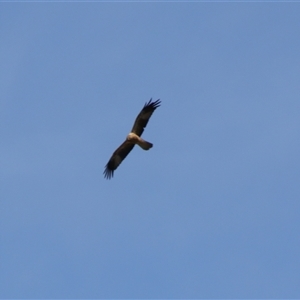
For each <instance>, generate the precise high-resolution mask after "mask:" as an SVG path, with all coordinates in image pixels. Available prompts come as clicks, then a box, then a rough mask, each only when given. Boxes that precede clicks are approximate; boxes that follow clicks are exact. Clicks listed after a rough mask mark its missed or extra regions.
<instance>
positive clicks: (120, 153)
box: [103, 98, 161, 179]
mask: <svg viewBox="0 0 300 300" xmlns="http://www.w3.org/2000/svg"><path fill="white" fill-rule="evenodd" d="M160 104H161V101H160V99H157V100H156V101H154V102H152V98H151V99H150V100H149V101H148V102H146V103H145V105H144V107H143V108H142V110H141V111H140V113H139V114H138V116H137V117H136V119H135V121H134V124H133V127H132V129H131V132H130V133H129V134H128V135H127V137H126V139H125V141H124V142H123V143H122V144H121V145H120V146H119V148H117V149H116V150H115V152H114V153H113V154H112V156H111V158H110V159H109V161H108V163H107V164H106V166H105V169H104V172H103V174H104V178H106V179H111V178H112V177H113V176H114V171H115V170H116V169H117V168H118V166H119V165H120V164H121V162H122V161H123V160H124V159H125V158H126V156H127V155H128V154H129V152H130V151H131V150H132V149H133V147H134V146H135V145H138V146H140V147H141V148H142V149H143V150H149V149H150V148H152V147H153V144H152V143H150V142H147V141H145V140H143V139H142V138H141V135H142V133H143V132H144V129H145V128H146V126H147V124H148V122H149V119H150V117H151V116H152V114H153V112H154V111H155V110H156V109H157V108H158V107H159V106H160Z"/></svg>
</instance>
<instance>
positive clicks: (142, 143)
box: [126, 132, 153, 150]
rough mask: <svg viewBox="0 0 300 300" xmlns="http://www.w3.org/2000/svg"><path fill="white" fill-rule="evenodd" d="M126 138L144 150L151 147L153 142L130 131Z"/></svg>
mask: <svg viewBox="0 0 300 300" xmlns="http://www.w3.org/2000/svg"><path fill="white" fill-rule="evenodd" d="M126 140H127V141H129V142H130V143H132V144H136V145H139V146H140V147H141V148H142V149H144V150H149V149H150V148H152V147H153V144H151V143H149V142H147V141H145V140H143V139H142V138H141V137H139V136H138V135H136V134H135V133H133V132H130V133H129V134H128V135H127V137H126Z"/></svg>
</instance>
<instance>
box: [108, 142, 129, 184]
mask: <svg viewBox="0 0 300 300" xmlns="http://www.w3.org/2000/svg"><path fill="white" fill-rule="evenodd" d="M133 147H134V144H133V143H130V142H128V141H125V142H124V143H123V144H122V145H121V146H120V147H119V148H118V149H117V150H116V151H115V152H114V153H113V155H112V156H111V158H110V160H109V161H108V163H107V164H106V166H105V170H104V172H103V174H104V177H105V178H106V179H111V178H112V177H113V176H114V170H115V169H116V168H117V167H118V166H119V165H120V163H121V162H122V161H123V159H124V158H125V157H126V156H127V155H128V153H129V152H130V151H131V150H132V148H133Z"/></svg>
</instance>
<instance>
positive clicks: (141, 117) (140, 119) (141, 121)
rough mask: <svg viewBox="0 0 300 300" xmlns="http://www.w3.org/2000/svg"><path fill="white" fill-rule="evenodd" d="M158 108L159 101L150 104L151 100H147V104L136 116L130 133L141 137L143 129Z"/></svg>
mask: <svg viewBox="0 0 300 300" xmlns="http://www.w3.org/2000/svg"><path fill="white" fill-rule="evenodd" d="M159 106H160V100H159V99H158V100H156V101H154V102H152V98H151V99H150V100H149V102H148V103H147V102H146V103H145V105H144V107H143V109H142V110H141V112H140V113H139V114H138V116H137V117H136V119H135V122H134V125H133V127H132V129H131V132H133V133H135V134H137V135H138V136H141V135H142V133H143V131H144V128H145V127H146V126H147V124H148V121H149V119H150V117H151V115H152V114H153V112H154V111H155V110H156V108H158V107H159Z"/></svg>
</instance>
